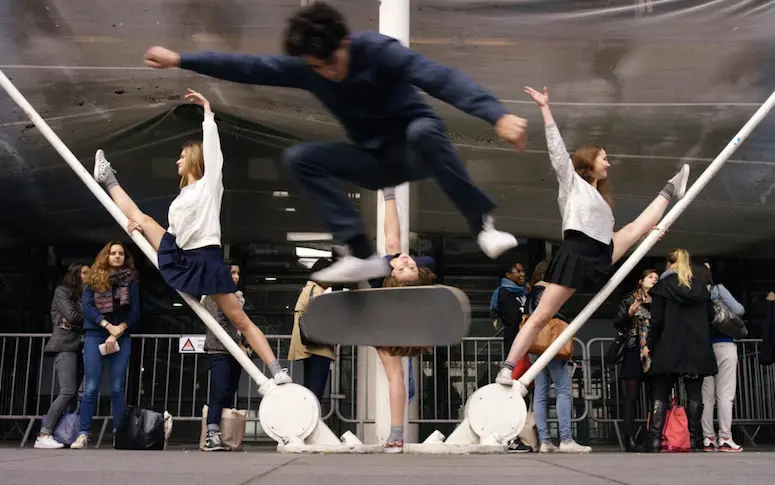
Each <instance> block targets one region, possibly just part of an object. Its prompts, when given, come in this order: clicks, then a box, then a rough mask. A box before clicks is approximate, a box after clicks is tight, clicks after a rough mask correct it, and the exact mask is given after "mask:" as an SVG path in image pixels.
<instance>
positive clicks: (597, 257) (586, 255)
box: [544, 231, 614, 291]
mask: <svg viewBox="0 0 775 485" xmlns="http://www.w3.org/2000/svg"><path fill="white" fill-rule="evenodd" d="M564 236H565V239H564V241H563V242H562V244H561V245H560V249H559V250H558V251H557V253H556V254H555V255H554V257H553V258H552V261H551V262H550V263H549V268H548V269H547V270H546V276H545V277H544V281H546V282H548V283H554V284H557V285H561V286H564V287H566V288H573V289H574V290H576V291H597V290H599V289H600V288H601V287H602V286H603V285H604V284H605V282H606V280H607V279H608V276H609V274H610V273H611V265H612V262H611V258H612V256H613V253H614V243H613V241H611V244H608V245H606V244H603V243H601V242H600V241H597V240H595V239H592V238H591V237H589V236H587V235H586V234H584V233H582V232H579V231H565V233H564Z"/></svg>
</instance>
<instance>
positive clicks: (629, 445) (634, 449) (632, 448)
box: [624, 434, 646, 453]
mask: <svg viewBox="0 0 775 485" xmlns="http://www.w3.org/2000/svg"><path fill="white" fill-rule="evenodd" d="M624 451H626V452H627V453H643V452H644V451H646V450H645V448H644V447H643V446H641V445H639V444H638V443H636V442H635V438H633V437H632V435H629V434H626V435H624Z"/></svg>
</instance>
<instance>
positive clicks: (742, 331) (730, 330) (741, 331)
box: [712, 299, 748, 339]
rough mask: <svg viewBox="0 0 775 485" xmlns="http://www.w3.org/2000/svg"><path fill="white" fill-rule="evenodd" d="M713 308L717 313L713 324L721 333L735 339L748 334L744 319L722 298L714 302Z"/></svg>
mask: <svg viewBox="0 0 775 485" xmlns="http://www.w3.org/2000/svg"><path fill="white" fill-rule="evenodd" d="M713 310H714V311H715V313H716V315H715V316H714V317H713V322H712V325H713V327H714V328H715V329H716V330H718V331H719V332H720V333H723V334H724V335H726V336H727V337H731V338H733V339H741V338H746V337H747V336H748V329H747V328H745V322H744V321H743V319H742V318H740V317H739V316H737V315H736V314H735V312H733V311H732V310H731V309H730V308H729V307H728V306H727V305H726V303H724V302H723V301H722V300H720V299H719V300H716V301H714V302H713Z"/></svg>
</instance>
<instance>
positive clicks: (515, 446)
mask: <svg viewBox="0 0 775 485" xmlns="http://www.w3.org/2000/svg"><path fill="white" fill-rule="evenodd" d="M508 450H509V453H530V452H532V451H533V448H531V447H529V446H528V445H526V444H525V443H523V442H522V440H520V439H519V438H514V439H513V440H511V441H509V446H508Z"/></svg>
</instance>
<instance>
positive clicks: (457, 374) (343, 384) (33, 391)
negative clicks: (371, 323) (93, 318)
mask: <svg viewBox="0 0 775 485" xmlns="http://www.w3.org/2000/svg"><path fill="white" fill-rule="evenodd" d="M49 336H50V335H49V334H0V420H6V421H13V422H14V423H13V425H12V427H11V430H10V432H8V433H6V435H5V436H2V437H0V438H3V439H7V438H8V437H9V436H10V435H12V433H14V432H17V431H18V432H19V434H21V435H22V446H25V444H26V442H27V440H28V439H29V437H30V434H31V432H32V430H33V428H34V424H35V422H36V421H37V420H40V419H41V417H42V415H43V414H44V413H45V412H46V411H47V410H48V407H49V405H50V404H51V402H52V401H53V399H54V398H55V397H56V395H57V393H58V389H57V386H56V379H55V376H54V371H53V356H49V355H46V354H44V352H43V349H44V347H45V345H46V339H47V338H48V337H49ZM180 337H181V336H180V335H153V334H151V335H133V336H132V354H133V356H139V357H133V358H132V359H131V360H130V367H129V370H128V372H127V376H126V396H127V404H129V405H139V406H145V407H150V408H153V409H157V410H166V411H168V412H170V414H172V416H173V418H174V419H175V421H189V422H197V421H201V420H202V415H201V411H202V407H203V406H204V404H206V403H207V398H208V395H209V386H210V375H209V365H208V363H207V359H206V358H204V359H203V358H202V357H203V354H186V353H180V352H178V339H179V338H180ZM267 338H268V339H269V341H270V343H271V344H272V346H273V347H274V351H275V353H276V355H278V356H285V355H287V352H288V346H289V344H290V336H287V335H267ZM758 342H759V341H756V340H743V341H740V342H739V343H738V349H739V352H738V353H739V358H740V365H739V367H738V386H737V398H736V403H735V411H734V413H735V414H734V425H735V426H736V427H737V429H740V430H741V432H742V433H743V434H744V435H745V438H746V439H747V440H748V441H749V442H750V443H752V444H755V443H754V440H755V438H756V437H757V435H758V434H759V432H760V431H761V429H762V428H763V427H772V426H775V367H773V366H769V367H762V366H760V365H759V364H758V361H757V355H758V353H757V352H758V350H757V345H758ZM612 343H613V339H611V338H594V339H591V340H589V341H588V342H587V343H586V344H585V343H584V342H582V341H581V340H579V339H574V361H575V362H577V365H578V366H580V367H581V373H578V372H575V373H574V376H573V418H572V421H573V423H574V427H575V428H576V429H575V430H574V433H575V434H576V435H577V436H579V437H580V438H582V439H584V440H588V441H610V440H611V439H615V440H618V441H619V443H620V444H621V442H622V441H621V436H620V430H619V423H620V422H621V415H620V409H621V404H622V402H623V401H622V394H623V392H622V389H621V383H620V381H619V378H618V377H619V376H618V367H617V366H611V365H608V364H609V363H608V362H606V360H605V358H606V351H607V350H608V347H609V346H610V345H611V344H612ZM336 354H337V359H336V360H335V362H334V364H333V366H332V373H331V379H330V380H329V386H330V392H329V393H328V394H326V395H325V396H324V399H323V402H322V403H321V405H322V407H323V413H324V419H325V420H326V421H327V422H328V424H329V426H331V427H332V428H334V425H339V428H340V431H344V430H346V429H351V428H352V427H353V426H354V427H355V430H354V431H355V432H356V433H358V432H359V431H361V430H362V429H363V425H364V424H366V423H368V422H370V421H368V420H364V419H358V418H357V416H358V413H357V404H358V403H357V385H358V382H357V365H356V364H357V348H355V347H351V346H339V347H337V349H336ZM503 358H504V349H503V340H502V339H501V338H494V337H471V338H466V339H464V340H463V341H462V342H461V343H460V344H459V345H455V346H447V347H436V348H434V349H433V350H432V351H431V352H429V353H427V354H423V355H422V356H421V357H420V358H419V362H418V367H419V378H418V380H417V381H416V383H415V386H416V390H415V399H417V400H418V404H419V416H418V417H417V418H416V419H412V420H411V422H412V423H416V424H419V425H420V427H421V429H420V434H421V436H422V435H423V428H425V427H427V428H428V432H430V431H432V429H435V428H437V427H439V426H440V425H441V427H442V428H443V427H444V426H447V425H448V426H450V428H452V427H454V425H456V424H457V423H459V422H460V421H462V419H463V409H464V406H465V402H466V400H467V399H468V397H469V396H470V395H471V394H472V393H473V392H474V391H476V390H477V389H478V388H479V387H480V386H483V385H486V384H489V383H491V382H493V379H494V376H495V374H496V372H497V371H498V368H499V367H500V363H501V362H502V361H503ZM259 368H260V369H261V370H262V371H266V369H265V368H264V366H263V364H261V366H259ZM289 368H290V369H289V370H290V373H291V376H292V377H294V376H296V377H298V373H300V372H301V364H300V363H292V364H291V365H290V366H289ZM295 380H296V382H300V381H301V379H300V378H297V379H295ZM109 389H110V387H109V384H108V376H107V373H104V375H103V383H102V387H101V393H100V399H99V400H98V406H97V412H96V416H95V420H96V421H98V422H99V421H100V420H101V421H102V427H101V429H100V432H99V438H98V439H97V442H96V445H97V447H99V445H100V444H101V441H102V439H103V437H104V434H105V431H106V430H107V425H108V423H109V422H110V420H111V416H110V398H109V396H110V392H109ZM102 391H104V392H102ZM259 401H260V396H259V394H258V390H257V387H256V386H255V383H254V382H253V381H252V380H251V379H250V378H249V377H248V376H247V375H245V374H244V373H243V376H242V379H241V382H240V387H239V390H238V393H237V397H236V399H235V403H234V406H235V407H237V408H240V409H247V410H248V418H247V419H248V426H247V429H246V433H245V439H246V440H265V439H266V440H268V437H267V436H266V435H265V434H264V433H263V430H262V429H261V426H260V423H259V422H258V403H259ZM639 402H640V405H639V406H638V409H637V414H636V419H637V421H638V422H639V423H645V421H646V418H647V416H648V409H647V405H646V403H647V402H648V399H646V395H645V388H642V389H641V399H640V400H639ZM549 416H550V420H549V421H550V423H551V426H556V422H557V419H556V411H555V410H554V406H551V407H550V410H549ZM351 430H352V429H351ZM612 432H613V434H614V436H612Z"/></svg>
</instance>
